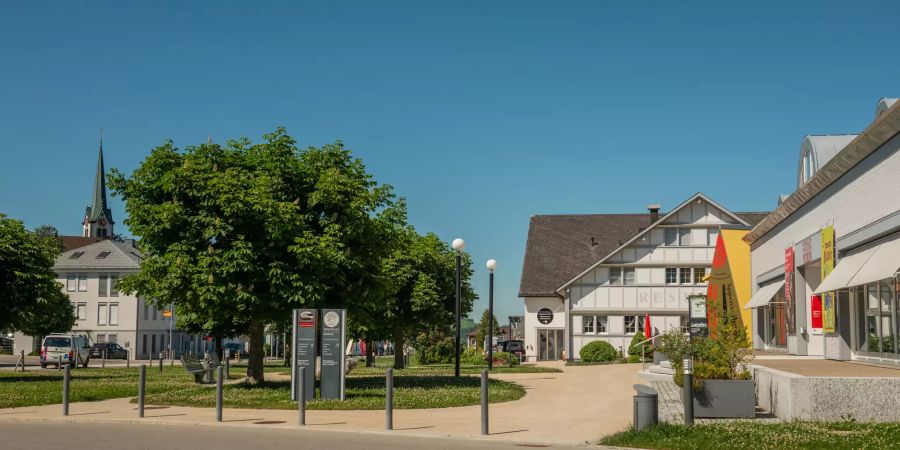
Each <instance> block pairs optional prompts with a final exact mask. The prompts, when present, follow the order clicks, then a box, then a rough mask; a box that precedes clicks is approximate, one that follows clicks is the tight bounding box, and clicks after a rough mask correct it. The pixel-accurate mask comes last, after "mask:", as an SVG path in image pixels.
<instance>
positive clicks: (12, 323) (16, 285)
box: [0, 214, 75, 336]
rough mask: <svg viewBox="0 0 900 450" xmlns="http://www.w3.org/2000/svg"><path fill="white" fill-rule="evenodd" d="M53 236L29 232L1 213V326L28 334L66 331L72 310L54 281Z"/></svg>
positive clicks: (70, 326)
mask: <svg viewBox="0 0 900 450" xmlns="http://www.w3.org/2000/svg"><path fill="white" fill-rule="evenodd" d="M58 254H59V249H58V247H57V243H56V238H55V236H54V237H50V236H42V235H39V234H38V233H33V232H29V231H28V230H26V229H25V227H24V225H23V224H22V222H20V221H18V220H13V219H9V218H7V217H6V216H5V215H3V214H0V330H7V329H14V330H19V331H22V332H23V333H25V334H28V335H31V336H44V335H47V334H50V333H52V332H57V331H69V330H70V329H71V328H72V326H73V325H74V324H75V314H74V312H73V311H72V305H71V304H70V303H69V296H68V295H66V294H65V293H63V292H62V287H63V286H62V284H60V283H59V282H57V281H56V273H54V272H53V264H54V262H55V259H56V256H57V255H58Z"/></svg>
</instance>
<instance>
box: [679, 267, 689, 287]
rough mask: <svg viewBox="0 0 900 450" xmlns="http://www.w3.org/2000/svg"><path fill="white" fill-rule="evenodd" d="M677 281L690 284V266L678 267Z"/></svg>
mask: <svg viewBox="0 0 900 450" xmlns="http://www.w3.org/2000/svg"><path fill="white" fill-rule="evenodd" d="M678 274H679V277H678V281H679V282H680V283H681V284H691V268H690V267H681V268H679V269H678Z"/></svg>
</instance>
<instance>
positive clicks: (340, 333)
mask: <svg viewBox="0 0 900 450" xmlns="http://www.w3.org/2000/svg"><path fill="white" fill-rule="evenodd" d="M346 323H347V310H346V309H323V310H322V377H321V378H322V380H321V390H320V394H321V397H322V398H330V399H336V400H343V399H344V376H345V373H346V370H345V367H346V351H345V349H346V348H347V326H346Z"/></svg>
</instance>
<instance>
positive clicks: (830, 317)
mask: <svg viewBox="0 0 900 450" xmlns="http://www.w3.org/2000/svg"><path fill="white" fill-rule="evenodd" d="M821 237H822V264H821V267H822V273H821V275H822V278H821V279H822V281H824V280H825V278H826V277H828V275H831V271H832V270H834V225H828V226H827V227H825V228H822V232H821ZM822 303H823V305H824V309H825V312H824V316H825V317H824V327H823V330H824V331H825V332H826V333H834V332H835V324H834V322H835V318H834V316H835V315H834V311H835V304H834V292H826V293H825V294H824V295H823V296H822Z"/></svg>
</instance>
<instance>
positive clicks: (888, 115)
mask: <svg viewBox="0 0 900 450" xmlns="http://www.w3.org/2000/svg"><path fill="white" fill-rule="evenodd" d="M882 103H884V101H882ZM892 103H893V102H892ZM880 105H881V104H880ZM879 107H881V106H879ZM881 115H885V117H883V118H882V119H883V120H882V121H881V123H879V124H873V125H872V126H871V127H870V129H868V130H867V131H866V132H865V133H863V135H861V136H859V138H858V139H856V140H854V141H852V142H853V144H850V143H849V142H847V143H846V144H850V145H848V146H847V148H846V149H844V150H841V153H837V156H835V158H834V159H835V160H838V159H840V158H843V159H844V160H847V159H848V158H851V157H854V156H853V155H854V154H856V155H862V153H861V150H860V149H861V148H862V145H873V146H876V147H877V148H875V149H874V150H873V151H872V152H871V153H868V154H866V155H864V156H857V157H858V158H860V161H859V162H858V163H857V162H854V165H852V167H850V168H849V169H847V170H846V171H845V172H843V173H840V174H836V175H834V174H826V176H831V177H832V178H834V179H833V181H831V182H830V184H828V185H827V186H825V187H824V188H822V189H821V190H820V191H818V192H816V193H814V194H813V195H812V197H811V198H809V199H807V200H805V201H804V202H803V203H802V205H801V206H800V207H799V208H797V209H796V210H795V211H793V212H791V213H790V214H789V215H788V216H787V217H785V218H783V219H781V220H780V221H778V222H777V225H774V227H771V229H769V230H767V231H766V232H765V233H764V234H762V235H760V236H758V237H754V238H753V239H752V241H751V266H752V269H751V272H752V277H751V280H752V285H753V290H754V292H756V291H757V290H759V288H760V286H763V285H765V284H768V283H770V282H773V281H778V280H783V279H784V276H785V274H784V271H785V269H784V265H785V250H786V249H788V248H793V249H794V255H795V256H794V258H795V267H796V269H795V271H794V285H795V288H794V291H793V294H794V298H795V299H796V300H797V302H796V303H795V306H794V310H793V311H794V313H795V314H796V332H795V333H792V334H788V336H787V342H786V344H787V345H786V351H788V352H789V353H792V354H798V355H818V356H825V357H828V358H833V359H851V358H867V357H881V356H885V355H867V354H866V353H868V352H865V351H863V350H862V346H864V345H865V342H864V341H865V340H866V331H865V330H863V329H862V327H865V321H864V317H863V315H864V314H865V312H864V310H865V309H866V308H865V307H864V305H862V301H863V297H864V295H865V294H864V292H865V291H864V289H865V287H864V286H860V287H851V288H850V289H846V290H841V291H839V292H838V293H837V310H836V311H837V314H836V315H837V328H838V331H837V332H836V333H821V332H818V331H817V330H812V329H811V323H812V317H811V315H812V306H811V302H812V300H811V299H812V296H813V294H814V291H815V290H816V288H817V287H818V286H819V284H820V283H821V282H822V280H821V274H820V268H821V253H822V252H821V242H820V237H819V236H820V231H821V230H822V229H823V228H824V227H826V226H829V225H833V226H834V232H835V240H836V242H835V247H836V257H837V264H840V260H841V258H844V257H846V256H849V255H852V254H854V253H857V252H859V251H861V250H864V249H865V248H866V247H870V246H872V245H877V244H879V243H883V242H885V241H887V240H891V239H896V238H897V237H898V235H897V233H898V232H900V202H898V199H900V151H898V150H900V135H897V134H896V132H897V131H898V129H894V128H897V127H898V124H900V111H898V110H896V109H894V110H889V111H882V112H881V114H879V116H881ZM879 134H880V135H881V136H893V137H890V138H889V139H885V140H884V142H878V141H877V139H879V138H878V135H879ZM863 143H865V144H863ZM846 144H845V145H846ZM804 155H805V153H804V150H801V161H800V163H799V165H800V171H801V172H802V171H803V164H804ZM823 166H824V162H821V161H820V164H819V167H818V169H819V170H822V168H823ZM807 181H808V182H810V183H816V182H817V179H816V178H815V177H812V178H809V179H807V180H803V179H801V180H800V183H799V185H798V190H800V188H801V187H802V185H803V184H804V183H805V182H807ZM777 211H778V210H776V212H777ZM773 214H774V213H773ZM764 224H765V222H764ZM754 231H756V230H754ZM897 266H900V260H898V262H897ZM887 282H889V283H890V284H893V283H892V280H889V281H887ZM857 295H859V303H857V302H858V300H857V298H855V296H857ZM889 295H892V296H894V297H895V298H896V292H893V291H891V293H890V294H889ZM778 301H783V295H782V296H781V298H780V299H779V300H778ZM894 302H895V303H896V300H894ZM876 303H877V301H876ZM886 304H887V305H889V306H888V309H890V304H891V302H890V301H889V302H887V303H886ZM876 309H877V308H876ZM895 313H896V311H894V312H891V311H888V316H892V317H893V319H890V318H887V319H886V321H885V322H884V323H888V324H890V325H887V326H885V327H884V328H885V331H890V332H891V333H892V334H896V331H895V330H896V326H897V325H896V323H897V315H896V314H895ZM771 322H772V318H770V317H767V313H766V309H765V308H760V309H757V310H755V311H754V314H753V324H754V325H753V329H754V332H753V341H754V347H755V348H760V349H764V348H774V347H778V346H777V345H773V343H772V341H771V339H770V338H767V336H766V334H765V330H766V328H767V327H771V326H772V324H771ZM894 351H896V349H895V350H894ZM883 353H888V352H883ZM887 356H889V355H887Z"/></svg>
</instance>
